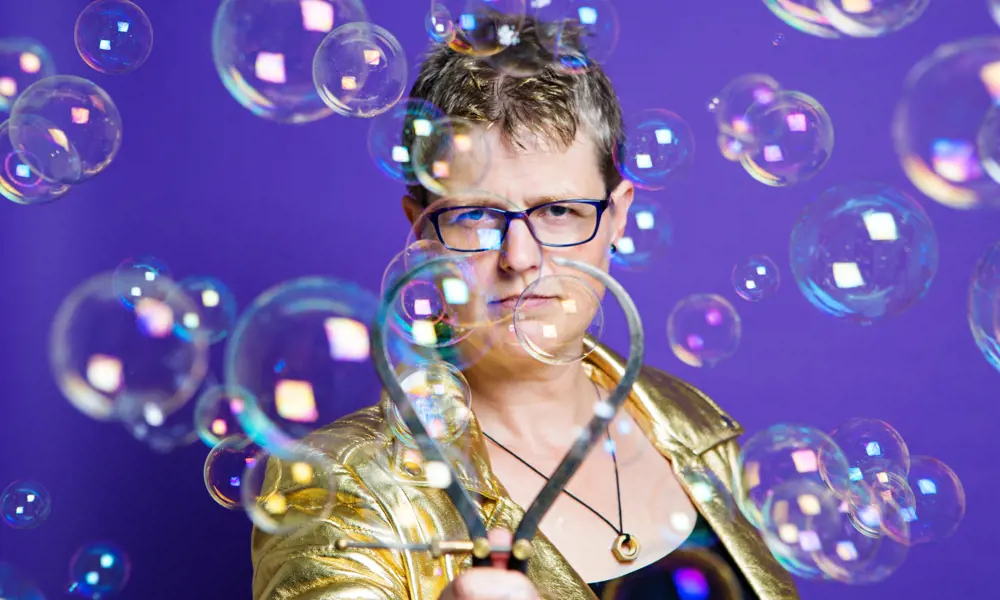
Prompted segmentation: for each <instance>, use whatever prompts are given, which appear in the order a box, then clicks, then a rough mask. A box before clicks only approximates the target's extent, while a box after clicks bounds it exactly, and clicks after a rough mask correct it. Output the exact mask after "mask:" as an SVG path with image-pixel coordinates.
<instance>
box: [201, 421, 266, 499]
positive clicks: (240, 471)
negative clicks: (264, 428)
mask: <svg viewBox="0 0 1000 600" xmlns="http://www.w3.org/2000/svg"><path fill="white" fill-rule="evenodd" d="M260 454H261V450H260V448H259V447H258V446H257V445H256V444H254V443H253V442H252V441H250V439H248V438H247V437H246V436H244V435H239V434H237V435H231V436H229V437H227V438H224V439H223V440H222V441H221V442H219V443H218V444H216V445H215V447H214V448H212V449H211V450H210V451H209V453H208V456H206V457H205V467H204V469H203V470H202V476H203V478H204V480H205V489H206V490H208V495H209V496H211V498H212V500H215V503H216V504H218V505H219V506H221V507H222V508H225V509H228V510H235V509H237V508H239V507H240V506H241V504H242V502H243V500H242V496H241V494H242V491H241V487H242V485H243V484H242V482H243V477H244V474H245V473H246V472H247V469H248V468H249V467H252V466H253V465H254V464H255V463H256V462H257V457H258V455H260ZM264 456H265V459H266V455H264Z"/></svg>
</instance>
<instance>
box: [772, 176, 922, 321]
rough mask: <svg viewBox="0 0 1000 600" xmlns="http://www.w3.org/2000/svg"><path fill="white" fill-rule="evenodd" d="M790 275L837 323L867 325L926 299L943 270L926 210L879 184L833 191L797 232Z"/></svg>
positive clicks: (814, 205) (808, 210) (810, 208)
mask: <svg viewBox="0 0 1000 600" xmlns="http://www.w3.org/2000/svg"><path fill="white" fill-rule="evenodd" d="M790 254H791V268H792V275H793V276H794V277H795V282H796V283H797V284H798V286H799V290H801V291H802V293H803V295H805V297H806V299H807V300H809V302H810V303H812V305H813V306H815V307H816V308H818V309H819V310H821V311H823V312H825V313H827V314H830V315H833V316H835V317H838V318H843V319H849V320H852V321H855V322H858V323H861V324H870V323H872V322H874V321H876V320H878V319H881V318H883V317H886V316H891V315H896V314H899V313H901V312H903V311H905V310H906V309H907V308H909V307H910V306H912V305H913V304H914V303H915V302H917V301H918V300H920V299H921V298H923V296H924V295H925V294H926V293H927V290H928V289H929V288H930V285H931V282H932V281H933V279H934V275H935V274H936V273H937V266H938V241H937V235H936V234H935V233H934V227H933V225H932V224H931V222H930V219H929V218H928V216H927V213H925V212H924V209H923V208H922V207H921V206H920V205H919V204H917V203H916V202H915V201H914V200H913V199H912V198H910V197H909V196H907V195H906V194H904V193H903V192H901V191H899V190H897V189H895V188H892V187H889V186H887V185H883V184H879V183H853V184H847V185H839V186H834V187H832V188H830V189H828V190H827V191H825V192H823V193H822V194H821V195H820V196H819V198H817V199H816V200H815V201H813V202H811V203H809V204H807V205H806V206H805V207H804V208H803V210H802V213H801V215H800V216H799V220H798V222H797V223H796V224H795V227H794V228H793V229H792V235H791V243H790Z"/></svg>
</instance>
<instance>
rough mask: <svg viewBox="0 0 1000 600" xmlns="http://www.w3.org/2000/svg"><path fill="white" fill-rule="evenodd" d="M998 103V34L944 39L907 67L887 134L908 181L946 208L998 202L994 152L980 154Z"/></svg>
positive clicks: (969, 206)
mask: <svg viewBox="0 0 1000 600" xmlns="http://www.w3.org/2000/svg"><path fill="white" fill-rule="evenodd" d="M998 102H1000V37H993V38H973V39H969V40H963V41H961V42H954V43H949V44H945V45H943V46H940V47H939V48H938V49H937V50H935V51H934V53H933V54H931V55H930V56H928V57H926V58H924V59H923V60H921V61H920V62H918V63H917V64H916V65H915V66H914V67H913V68H912V69H910V73H909V74H908V75H907V77H906V81H905V82H904V88H903V95H902V98H901V99H900V101H899V103H898V104H897V105H896V113H895V116H894V120H893V141H894V143H895V147H896V153H897V154H898V155H899V159H900V162H901V163H902V165H903V170H904V171H905V172H906V175H907V177H909V178H910V181H912V182H913V185H915V186H917V188H918V189H920V191H921V192H923V193H924V194H926V195H927V196H929V197H930V198H931V199H933V200H935V201H937V202H940V203H941V204H944V205H945V206H949V207H951V208H958V209H972V208H982V207H993V208H995V207H1000V183H998V180H997V179H995V178H994V177H992V176H991V175H990V172H991V171H992V172H993V173H1000V170H998V169H997V167H996V166H995V165H996V163H995V158H996V156H995V155H994V154H993V153H992V151H990V154H989V156H981V155H980V138H981V136H983V135H984V134H983V128H984V127H988V125H986V123H987V121H988V118H989V113H990V111H991V110H992V109H993V106H994V105H995V104H997V103H998ZM984 159H986V160H984ZM984 162H985V165H984ZM986 165H989V166H986Z"/></svg>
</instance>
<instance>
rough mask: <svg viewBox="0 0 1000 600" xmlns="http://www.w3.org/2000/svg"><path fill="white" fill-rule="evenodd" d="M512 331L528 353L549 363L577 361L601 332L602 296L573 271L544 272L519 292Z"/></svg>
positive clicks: (583, 355) (591, 349)
mask: <svg viewBox="0 0 1000 600" xmlns="http://www.w3.org/2000/svg"><path fill="white" fill-rule="evenodd" d="M514 332H515V333H516V334H517V339H518V341H520V342H521V345H522V346H523V347H524V349H525V350H527V351H528V353H529V354H530V355H531V356H533V357H535V358H536V359H538V360H539V361H541V362H543V363H545V364H550V365H563V364H569V363H572V362H578V361H581V360H583V359H584V358H586V357H587V356H589V355H590V353H591V352H593V350H594V348H595V347H596V342H598V341H599V340H600V338H601V334H602V333H603V332H604V306H603V305H602V303H601V297H600V296H599V295H598V294H597V292H596V291H595V290H594V288H593V287H592V286H591V285H589V284H588V283H587V282H586V281H585V280H584V279H583V278H581V277H579V276H576V275H563V274H556V275H545V276H543V277H540V278H538V279H536V280H535V281H534V282H533V283H531V285H529V286H528V287H526V288H525V289H524V291H523V292H521V295H520V297H519V298H518V299H517V304H516V305H515V307H514Z"/></svg>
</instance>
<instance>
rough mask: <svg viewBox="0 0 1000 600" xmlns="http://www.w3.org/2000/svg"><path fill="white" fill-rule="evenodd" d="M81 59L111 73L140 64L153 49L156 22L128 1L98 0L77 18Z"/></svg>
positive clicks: (124, 71)
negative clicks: (150, 20)
mask: <svg viewBox="0 0 1000 600" xmlns="http://www.w3.org/2000/svg"><path fill="white" fill-rule="evenodd" d="M73 38H74V41H75V42H76V50H77V52H79V53H80V58H82V59H83V62H85V63H87V64H88V65H89V66H90V67H91V68H92V69H94V70H95V71H99V72H101V73H107V74H109V75H120V74H122V73H129V72H131V71H134V70H136V69H138V68H139V67H141V66H142V65H143V63H145V62H146V59H147V58H149V54H150V52H152V50H153V25H152V23H150V22H149V17H147V16H146V13H145V12H143V10H142V9H141V8H139V7H138V6H137V5H136V4H134V3H132V2H129V1H128V0H96V1H95V2H91V3H90V4H88V5H87V6H86V7H85V8H84V9H83V11H81V12H80V16H79V17H77V19H76V28H75V29H74V31H73Z"/></svg>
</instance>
